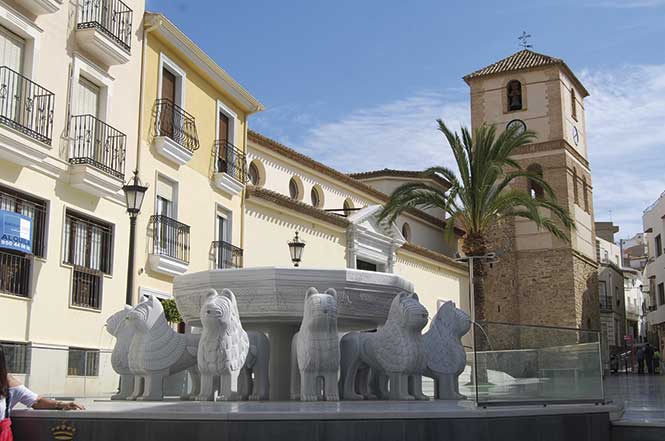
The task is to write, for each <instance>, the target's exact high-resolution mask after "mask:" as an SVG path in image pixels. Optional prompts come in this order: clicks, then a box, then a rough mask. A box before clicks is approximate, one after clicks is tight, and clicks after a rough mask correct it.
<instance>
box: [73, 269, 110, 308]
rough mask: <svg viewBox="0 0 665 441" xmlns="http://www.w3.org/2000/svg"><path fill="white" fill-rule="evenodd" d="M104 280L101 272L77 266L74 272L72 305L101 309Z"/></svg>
mask: <svg viewBox="0 0 665 441" xmlns="http://www.w3.org/2000/svg"><path fill="white" fill-rule="evenodd" d="M103 280H104V276H103V273H102V272H101V271H97V270H93V269H90V268H86V267H83V266H75V267H74V269H73V271H72V305H74V306H81V307H84V308H92V309H100V308H101V305H102V302H101V300H102V283H103Z"/></svg>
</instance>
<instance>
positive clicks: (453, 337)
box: [423, 301, 471, 400]
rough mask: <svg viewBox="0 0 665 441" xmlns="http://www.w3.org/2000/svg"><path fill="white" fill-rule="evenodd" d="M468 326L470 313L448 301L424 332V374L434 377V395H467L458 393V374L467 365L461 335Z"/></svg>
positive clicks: (449, 397)
mask: <svg viewBox="0 0 665 441" xmlns="http://www.w3.org/2000/svg"><path fill="white" fill-rule="evenodd" d="M470 328H471V321H470V320H469V315H468V314H467V313H466V312H464V311H462V310H461V309H458V308H457V307H455V303H454V302H450V301H449V302H445V303H443V304H442V305H441V306H440V307H439V310H438V311H437V313H436V315H435V316H434V320H432V324H431V325H430V328H429V330H428V331H427V332H426V333H425V335H424V336H423V339H424V342H425V351H426V353H427V369H426V370H425V376H427V377H430V378H432V379H433V380H434V398H436V399H438V400H462V399H465V398H466V397H465V396H464V395H462V394H460V393H459V382H458V377H459V376H460V374H462V372H464V368H465V366H466V352H465V351H464V345H462V340H461V339H462V337H463V336H464V334H466V333H467V332H469V329H470Z"/></svg>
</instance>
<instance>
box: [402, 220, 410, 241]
mask: <svg viewBox="0 0 665 441" xmlns="http://www.w3.org/2000/svg"><path fill="white" fill-rule="evenodd" d="M402 236H404V239H406V240H411V225H409V224H408V222H404V224H403V225H402Z"/></svg>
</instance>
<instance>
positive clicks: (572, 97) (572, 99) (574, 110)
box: [570, 87, 577, 120]
mask: <svg viewBox="0 0 665 441" xmlns="http://www.w3.org/2000/svg"><path fill="white" fill-rule="evenodd" d="M570 106H571V112H572V114H573V118H574V119H575V120H577V97H576V96H575V89H573V88H572V87H571V88H570Z"/></svg>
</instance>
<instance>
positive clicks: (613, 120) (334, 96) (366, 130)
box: [148, 0, 665, 237]
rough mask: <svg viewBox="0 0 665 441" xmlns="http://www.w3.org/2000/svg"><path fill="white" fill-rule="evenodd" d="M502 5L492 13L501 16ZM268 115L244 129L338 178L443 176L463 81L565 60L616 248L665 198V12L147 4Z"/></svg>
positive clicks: (540, 5)
mask: <svg viewBox="0 0 665 441" xmlns="http://www.w3.org/2000/svg"><path fill="white" fill-rule="evenodd" d="M498 5H500V6H498ZM148 8H149V9H150V10H152V11H155V12H162V13H164V14H165V15H167V16H168V17H169V18H170V19H171V20H172V21H173V22H175V23H176V24H177V25H178V26H179V27H180V28H181V29H182V30H183V31H184V32H186V33H187V34H188V35H189V36H190V38H192V40H194V41H195V42H196V43H197V44H199V46H201V47H202V48H203V49H204V50H205V51H206V52H207V53H208V54H209V55H210V56H212V58H214V59H215V60H216V61H217V62H218V63H219V64H220V65H221V66H222V67H224V68H225V69H226V70H227V71H228V72H229V73H230V74H231V75H233V76H234V77H235V78H236V79H237V80H238V81H239V82H240V83H241V84H242V85H243V86H245V87H246V88H247V89H248V90H249V91H250V92H251V93H252V94H253V95H254V96H256V97H257V98H258V99H259V100H261V102H263V103H264V104H265V106H266V110H265V111H264V112H262V113H260V114H257V115H254V116H252V118H251V120H250V126H251V127H252V128H254V129H255V130H258V131H260V132H262V133H264V134H265V135H267V136H270V137H273V138H275V139H277V140H279V141H281V142H283V143H285V144H287V145H289V146H291V147H294V148H296V149H298V150H300V151H302V152H303V153H305V154H308V155H311V156H313V157H314V158H316V159H318V160H320V161H322V162H324V163H326V164H328V165H330V166H333V167H336V168H339V169H340V170H342V171H346V172H351V171H361V170H369V169H377V168H384V167H390V168H403V169H422V168H425V167H427V166H429V165H433V164H447V165H449V164H451V157H450V154H449V152H448V149H447V147H446V145H445V144H444V142H443V140H442V139H441V137H440V135H439V134H438V133H437V132H436V131H435V129H434V120H435V119H436V118H439V117H441V118H443V119H444V120H446V121H448V122H449V123H450V124H452V125H453V126H459V124H468V121H469V104H468V89H467V86H466V84H465V83H464V82H463V80H462V79H461V78H462V76H463V75H465V74H467V73H469V72H472V71H473V70H475V69H477V68H480V67H483V66H485V65H487V64H490V63H492V62H494V61H497V60H499V59H501V58H503V57H505V56H507V55H510V54H511V53H513V52H515V51H517V50H518V49H519V47H518V40H517V37H518V36H519V35H520V34H521V33H522V31H523V30H526V31H527V32H529V33H530V34H531V35H532V36H533V37H532V39H531V43H532V44H533V46H534V48H533V49H534V50H535V51H538V52H542V53H545V54H548V55H552V56H557V57H560V58H564V59H565V60H566V62H567V63H568V65H569V66H570V67H571V68H572V69H573V70H574V71H575V72H576V73H577V75H578V76H579V77H580V78H581V80H582V81H583V82H584V84H585V85H586V86H587V88H588V89H589V91H590V92H591V97H589V98H588V99H587V101H586V103H585V107H586V112H587V120H588V123H587V130H588V132H589V143H590V152H591V153H590V156H591V167H592V174H593V185H594V204H595V213H596V220H609V219H610V217H611V218H612V220H614V222H615V223H617V224H618V225H619V226H620V227H621V232H620V236H621V237H627V236H628V235H632V234H634V233H635V232H637V231H640V230H641V213H642V209H643V208H644V207H646V206H647V205H648V204H649V203H651V202H652V201H653V200H655V199H656V198H657V197H658V195H659V194H660V193H661V192H662V191H663V190H665V174H664V173H663V170H664V169H665V154H664V151H665V0H532V1H525V0H522V1H503V2H501V3H498V2H491V1H474V2H469V1H442V0H439V1H430V0H421V1H414V2H404V1H401V2H397V1H392V0H390V1H388V0H384V1H381V2H379V1H375V0H362V1H359V0H355V1H346V0H338V1H335V2H318V1H311V0H309V1H289V0H286V1H281V2H275V1H245V2H220V1H209V0H197V1H186V0H148Z"/></svg>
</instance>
